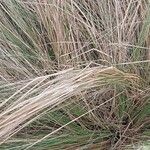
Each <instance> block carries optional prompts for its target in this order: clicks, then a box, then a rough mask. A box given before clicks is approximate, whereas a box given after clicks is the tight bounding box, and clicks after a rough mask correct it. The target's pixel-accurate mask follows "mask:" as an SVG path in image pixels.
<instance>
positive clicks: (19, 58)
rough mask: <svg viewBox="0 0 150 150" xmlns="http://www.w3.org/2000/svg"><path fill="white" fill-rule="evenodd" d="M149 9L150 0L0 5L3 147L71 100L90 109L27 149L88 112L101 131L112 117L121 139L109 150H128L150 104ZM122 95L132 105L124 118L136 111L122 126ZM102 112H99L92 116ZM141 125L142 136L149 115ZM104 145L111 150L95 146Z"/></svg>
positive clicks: (4, 0) (15, 0)
mask: <svg viewBox="0 0 150 150" xmlns="http://www.w3.org/2000/svg"><path fill="white" fill-rule="evenodd" d="M149 12H150V11H149V2H148V1H147V0H138V1H135V0H121V1H120V0H33V1H30V0H1V1H0V92H1V93H0V97H1V100H0V143H1V144H2V143H7V141H8V140H9V139H11V137H13V136H14V135H16V134H18V133H20V131H22V129H24V128H26V127H27V126H28V125H30V124H31V123H32V122H34V121H35V120H37V119H39V118H41V117H42V116H43V115H44V114H46V113H47V111H50V112H53V111H54V110H57V109H59V108H63V107H65V106H66V105H68V104H70V103H72V101H74V102H76V103H78V104H80V103H84V106H85V107H86V108H87V112H86V113H83V114H82V115H80V116H78V117H75V118H72V120H71V121H70V122H68V123H66V124H64V125H62V126H61V127H60V128H57V129H56V130H54V131H52V132H51V133H50V134H47V135H45V136H44V137H43V138H39V139H37V141H36V140H35V139H34V141H36V142H35V143H34V142H31V145H30V146H29V147H27V148H26V149H29V148H31V147H32V146H33V145H35V144H37V143H40V142H41V141H43V140H44V139H47V138H49V137H50V136H51V135H52V134H54V133H57V132H58V131H60V130H62V129H63V128H66V127H67V126H68V125H69V124H71V123H72V122H76V121H78V120H80V118H82V117H83V116H85V115H87V114H88V115H89V116H90V115H91V116H92V117H93V118H94V121H93V120H92V121H93V122H94V123H95V122H99V124H100V125H99V126H100V127H101V128H103V126H105V125H106V124H107V125H106V128H107V127H108V128H109V126H110V124H111V123H110V120H111V121H112V122H113V123H114V126H115V127H116V126H118V128H119V130H120V132H121V136H120V137H121V138H119V140H118V141H117V142H115V143H113V144H112V145H111V146H112V147H113V148H114V149H116V148H117V147H118V148H120V147H121V145H122V146H123V142H124V141H126V139H128V137H126V136H129V139H130V137H132V135H128V133H127V132H128V131H130V132H131V133H132V134H133V133H134V132H133V130H134V129H133V127H131V129H130V124H132V123H133V122H134V120H136V119H135V118H137V116H138V113H137V112H138V111H137V110H136V109H137V108H139V109H140V108H141V109H142V108H145V106H146V105H148V104H149V99H148V97H149V94H148V93H149V92H148V91H149V82H150V69H149V68H150V42H149V28H150V23H149V22H150V13H149ZM100 93H104V95H103V96H102V94H100ZM122 93H123V94H125V96H126V99H127V101H128V100H129V101H130V100H131V102H132V105H133V106H131V108H128V110H125V112H123V113H124V114H125V115H127V116H128V117H132V113H133V112H134V111H135V110H136V112H135V115H133V116H134V117H133V118H132V119H131V118H130V121H129V123H128V124H127V126H125V127H124V126H122V125H120V126H121V127H120V126H119V125H118V122H119V121H118V120H119V119H118V118H117V117H118V116H117V115H116V114H115V112H117V111H118V109H120V108H119V107H120V105H122V104H120V103H119V96H120V95H122ZM91 95H92V96H91ZM97 95H98V96H97ZM144 95H145V96H144ZM92 97H96V98H95V100H94V102H93V101H92V102H91V99H94V98H92ZM102 97H103V98H102ZM101 99H103V100H101ZM110 102H111V103H110ZM126 103H127V102H126ZM105 105H107V106H108V105H111V106H110V107H111V109H110V110H109V111H108V110H107V107H106V106H105ZM81 106H82V105H81ZM99 107H102V108H101V110H102V111H100V112H98V111H96V112H95V110H96V109H98V108H99ZM93 111H94V112H93ZM126 111H128V112H126ZM102 112H103V113H104V114H103V115H102V116H104V117H102V116H101V117H100V118H99V116H98V115H100V114H102ZM136 113H137V114H136ZM114 114H115V115H114ZM70 116H71V115H70ZM114 116H115V117H114ZM70 118H71V117H70ZM107 118H109V119H107ZM101 119H103V121H102V120H101ZM137 120H138V119H137ZM137 120H136V121H135V130H136V131H137V133H138V131H140V129H142V128H143V126H144V125H145V124H147V122H148V121H147V120H148V117H147V116H146V117H145V118H144V117H143V119H142V121H141V122H140V123H138V122H137ZM104 121H106V122H104ZM116 121H118V122H117V123H116ZM93 122H92V123H93ZM100 122H101V123H100ZM143 122H144V123H143ZM79 123H80V124H81V126H82V125H83V126H84V121H79ZM133 126H134V125H133ZM126 133H127V135H126ZM122 137H124V139H125V140H124V139H123V140H122ZM137 137H138V136H137ZM131 139H132V138H131ZM131 141H132V140H131ZM104 143H105V141H104ZM99 144H100V145H106V146H108V145H109V144H108V145H107V142H106V144H103V142H100V143H96V144H93V145H92V146H91V148H92V149H97V148H98V147H99ZM74 146H75V148H77V146H76V144H75V145H74ZM119 146H120V147H119ZM70 148H71V147H70ZM56 149H57V148H56Z"/></svg>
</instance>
